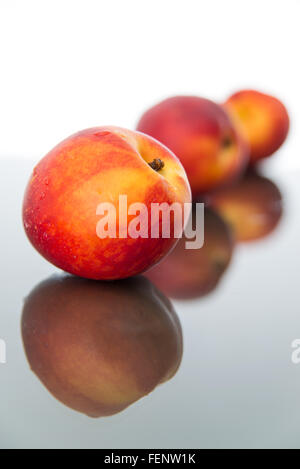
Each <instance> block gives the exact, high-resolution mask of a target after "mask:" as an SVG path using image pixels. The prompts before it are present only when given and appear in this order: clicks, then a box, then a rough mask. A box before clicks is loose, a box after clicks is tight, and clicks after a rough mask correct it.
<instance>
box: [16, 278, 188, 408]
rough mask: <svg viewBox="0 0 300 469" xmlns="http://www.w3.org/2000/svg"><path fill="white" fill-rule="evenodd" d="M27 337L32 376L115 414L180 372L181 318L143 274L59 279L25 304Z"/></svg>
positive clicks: (78, 404)
mask: <svg viewBox="0 0 300 469" xmlns="http://www.w3.org/2000/svg"><path fill="white" fill-rule="evenodd" d="M22 334H23V342H24V347H25V351H26V355H27V358H28V361H29V363H30V366H31V368H32V370H33V371H34V373H35V374H36V375H37V376H38V377H39V379H40V380H41V381H42V382H43V384H44V385H45V386H46V388H47V389H48V390H49V391H50V392H51V393H52V394H53V395H54V396H55V397H56V398H57V399H58V400H60V401H61V402H63V403H64V404H65V405H67V406H69V407H71V408H72V409H75V410H77V411H79V412H82V413H85V414H87V415H89V416H91V417H100V416H106V415H112V414H115V413H117V412H120V411H121V410H123V409H125V408H126V407H128V406H129V405H130V404H132V403H133V402H135V401H137V400H138V399H140V398H141V397H143V396H145V395H146V394H148V393H150V392H151V391H153V389H154V388H155V387H156V386H157V385H159V384H160V383H163V382H164V381H166V380H168V379H170V378H171V377H172V376H173V375H174V374H175V373H176V371H177V369H178V367H179V365H180V361H181V357H182V334H181V327H180V323H179V320H178V318H177V316H176V314H175V312H174V310H173V307H172V305H171V303H170V302H169V300H168V299H167V298H166V297H165V296H164V295H163V294H162V293H160V292H159V291H158V290H157V289H156V287H155V286H154V285H152V284H151V282H150V281H149V280H147V279H146V278H144V277H133V278H131V279H127V280H122V281H115V282H111V283H110V282H95V281H91V280H84V279H81V278H76V277H71V276H54V277H51V278H49V279H48V280H46V281H44V282H42V283H41V284H39V285H38V286H37V287H36V288H35V289H34V290H33V291H32V292H31V293H30V295H29V297H28V298H27V299H26V301H25V305H24V310H23V316H22Z"/></svg>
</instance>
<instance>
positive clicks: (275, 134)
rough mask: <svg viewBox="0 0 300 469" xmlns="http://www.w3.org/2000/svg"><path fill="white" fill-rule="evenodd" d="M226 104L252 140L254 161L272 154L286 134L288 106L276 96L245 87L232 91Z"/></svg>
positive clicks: (240, 127)
mask: <svg viewBox="0 0 300 469" xmlns="http://www.w3.org/2000/svg"><path fill="white" fill-rule="evenodd" d="M225 108H226V109H227V110H228V112H229V113H230V115H231V116H232V118H233V119H234V121H235V123H236V125H237V126H238V128H239V129H240V131H241V133H242V134H243V135H244V138H245V139H246V140H247V141H248V143H249V146H250V161H251V163H252V164H253V163H256V162H257V161H259V160H261V159H262V158H266V157H267V156H270V155H272V154H273V153H274V152H275V151H276V150H278V148H279V147H280V146H281V145H282V143H283V142H284V140H285V139H286V137H287V134H288V130H289V116H288V113H287V110H286V108H285V106H284V105H283V104H282V102H280V101H279V100H278V99H276V98H274V97H273V96H269V95H267V94H264V93H260V92H259V91H255V90H243V91H239V92H237V93H235V94H233V95H232V96H231V97H230V98H229V99H228V100H227V101H226V103H225Z"/></svg>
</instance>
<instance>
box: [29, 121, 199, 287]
mask: <svg viewBox="0 0 300 469" xmlns="http://www.w3.org/2000/svg"><path fill="white" fill-rule="evenodd" d="M158 163H159V164H158ZM120 195H125V196H127V201H128V205H131V204H133V203H143V204H144V205H145V206H146V208H147V209H149V211H148V213H149V217H151V205H152V203H166V204H169V205H171V204H173V203H178V204H180V205H181V206H183V205H184V203H188V202H190V200H191V195H190V187H189V183H188V180H187V177H186V174H185V172H184V169H183V167H182V165H181V164H180V162H179V160H178V159H177V158H176V157H175V155H173V153H172V152H171V151H169V150H168V149H167V148H166V147H164V146H163V145H161V144H160V143H159V142H157V141H156V140H154V139H152V138H151V137H149V136H146V135H143V134H142V133H140V132H135V131H129V130H125V129H121V128H118V127H97V128H92V129H88V130H84V131H81V132H79V133H77V134H75V135H72V136H71V137H69V138H67V139H66V140H64V141H63V142H62V143H60V144H59V145H58V146H56V147H55V148H54V149H53V150H52V151H50V153H48V155H46V156H45V158H43V159H42V160H41V162H40V163H39V164H38V165H37V166H36V168H35V169H34V172H33V175H32V177H31V179H30V181H29V184H28V187H27V191H26V194H25V198H24V205H23V220H24V227H25V230H26V233H27V235H28V238H29V240H30V241H31V243H32V244H33V246H34V247H35V248H36V249H37V250H38V251H39V252H40V253H41V254H42V255H43V256H44V257H45V258H46V259H47V260H49V261H50V262H52V263H53V264H54V265H56V266H57V267H59V268H61V269H63V270H65V271H67V272H70V273H72V274H76V275H79V276H82V277H86V278H91V279H105V280H107V279H109V280H110V279H119V278H125V277H130V276H132V275H135V274H138V273H140V272H143V271H145V270H146V269H148V268H149V267H150V266H151V265H153V264H154V263H156V262H158V261H159V260H160V259H161V258H162V257H163V256H164V255H165V254H166V253H167V252H168V251H169V250H170V249H171V248H172V247H173V246H174V244H175V243H176V242H177V239H175V238H174V237H172V235H171V237H170V238H169V239H168V238H163V237H162V236H160V237H158V238H152V237H151V235H150V234H149V236H148V238H142V237H139V238H136V239H133V238H131V237H130V236H129V235H128V233H127V226H128V225H129V222H130V220H132V218H133V216H132V215H127V214H126V215H125V220H124V219H121V220H119V196H120ZM105 203H110V204H113V206H114V207H115V209H116V214H117V216H116V220H117V222H116V223H117V226H116V231H117V233H119V232H124V226H126V228H125V231H126V233H125V234H126V236H125V237H123V238H121V237H118V236H117V237H116V238H111V237H107V238H105V239H100V238H99V236H97V232H96V228H97V224H98V222H99V216H98V215H97V213H96V211H97V207H99V204H105ZM150 225H151V221H150V219H149V230H150ZM181 228H182V227H181Z"/></svg>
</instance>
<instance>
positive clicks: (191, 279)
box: [145, 206, 234, 299]
mask: <svg viewBox="0 0 300 469" xmlns="http://www.w3.org/2000/svg"><path fill="white" fill-rule="evenodd" d="M194 211H195V206H194V207H193V212H194ZM193 219H194V220H195V217H194V218H193ZM199 229H202V228H201V227H199ZM186 241H187V239H186V238H185V237H183V238H182V239H180V241H179V242H178V244H177V245H176V247H175V249H174V250H173V251H172V253H171V254H169V255H168V257H167V258H165V259H164V260H163V261H162V262H160V264H158V265H156V266H155V267H153V268H152V269H151V270H150V271H148V272H147V273H146V274H145V275H146V276H147V277H148V278H150V280H151V281H152V282H153V283H154V284H155V285H157V286H159V288H160V289H161V290H162V291H163V292H164V293H165V294H166V295H168V296H170V297H172V298H177V299H191V298H196V297H201V296H204V295H206V294H208V293H210V292H211V291H212V290H214V289H215V288H216V286H217V285H218V283H219V280H220V278H221V277H222V275H223V273H224V272H225V270H226V269H227V267H228V265H229V263H230V260H231V257H232V252H233V247H234V242H233V237H232V233H231V229H230V228H229V226H228V225H227V224H226V223H225V222H224V220H223V219H222V218H221V217H220V216H219V215H218V214H217V213H215V212H214V211H213V210H211V209H209V208H206V209H205V214H204V245H203V247H202V248H200V249H186V246H185V243H186Z"/></svg>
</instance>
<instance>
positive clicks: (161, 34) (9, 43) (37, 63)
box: [0, 0, 300, 170]
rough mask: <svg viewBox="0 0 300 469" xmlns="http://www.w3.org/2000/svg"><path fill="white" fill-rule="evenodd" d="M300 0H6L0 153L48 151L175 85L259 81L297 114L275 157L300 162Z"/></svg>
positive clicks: (134, 111) (182, 88)
mask: <svg viewBox="0 0 300 469" xmlns="http://www.w3.org/2000/svg"><path fill="white" fill-rule="evenodd" d="M299 18H300V2H299V0H286V1H285V2H283V1H282V0H251V1H250V0H247V1H243V2H241V1H240V0H226V1H223V0H219V1H218V0H210V1H209V2H207V1H201V0H186V1H182V0H181V1H179V0H152V1H151V2H149V1H146V0H126V1H124V0H109V1H102V0H43V1H40V0H26V2H25V1H24V0H19V1H18V0H1V2H0V71H1V73H0V158H12V157H14V158H15V157H17V158H20V157H22V158H30V159H34V160H36V159H39V158H40V157H42V156H43V155H44V154H45V153H47V152H48V151H49V150H50V149H51V148H52V147H53V146H54V145H56V144H57V143H58V142H59V141H60V140H62V139H63V138H65V137H66V136H68V135H69V134H71V133H73V132H75V131H77V130H80V129H83V128H86V127H90V126H95V125H107V124H110V125H119V126H124V127H129V128H132V127H134V126H135V124H136V121H137V119H138V117H139V115H140V114H141V113H142V112H143V110H144V109H145V108H147V107H148V106H150V105H152V104H154V103H155V102H157V101H159V100H161V99H162V98H164V97H167V96H169V95H173V94H178V93H180V94H198V95H202V96H205V97H208V98H211V99H216V100H220V101H221V100H223V99H224V98H226V96H227V95H228V94H230V93H231V92H232V91H235V90H236V89H239V88H244V87H253V88H258V89H260V90H262V91H266V92H269V93H273V94H274V95H276V96H278V97H279V98H281V99H282V100H283V101H284V102H285V103H286V105H287V106H288V109H289V111H290V114H291V118H292V129H291V133H290V138H289V141H288V142H287V143H286V145H285V146H284V148H283V149H282V150H281V151H280V152H278V154H277V155H276V157H275V158H273V159H272V161H270V162H269V163H268V164H269V165H271V166H272V168H273V169H274V168H276V169H280V170H281V169H287V170H290V169H293V168H296V167H298V168H299V167H300V157H299V150H300V147H299V143H298V141H299V138H298V135H297V131H296V127H297V125H298V123H299V122H300V106H299V104H300V86H299V83H300V71H299V60H298V58H299V53H298V52H299V51H298V47H299V42H300V41H299V39H300V28H299Z"/></svg>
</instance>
